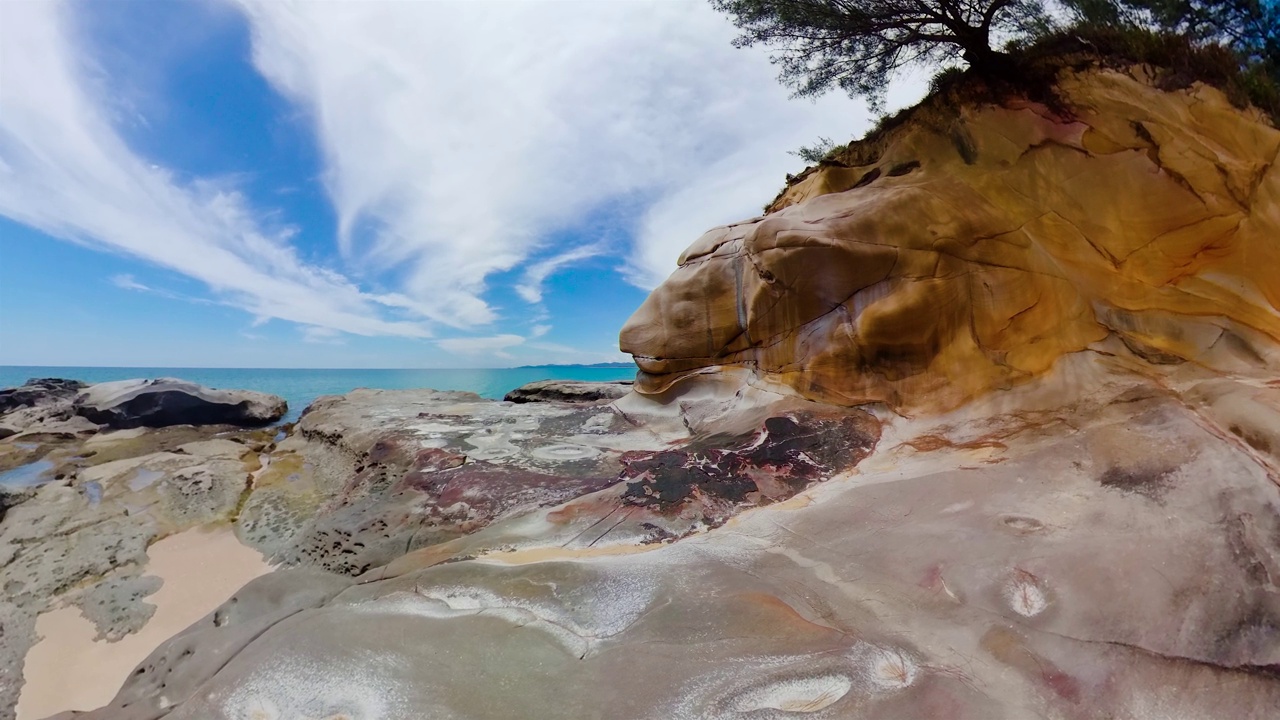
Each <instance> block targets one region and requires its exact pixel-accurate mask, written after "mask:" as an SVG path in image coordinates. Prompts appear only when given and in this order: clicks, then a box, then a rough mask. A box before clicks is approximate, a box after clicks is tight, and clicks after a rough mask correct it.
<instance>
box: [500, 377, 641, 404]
mask: <svg viewBox="0 0 1280 720" xmlns="http://www.w3.org/2000/svg"><path fill="white" fill-rule="evenodd" d="M631 384H632V383H631V381H630V380H619V381H617V382H582V381H578V380H539V381H537V382H531V383H529V384H527V385H521V386H520V387H518V388H516V389H515V390H512V391H511V392H509V393H507V394H506V396H505V397H503V398H502V399H503V400H506V401H507V402H513V403H529V402H564V403H578V404H583V403H591V404H598V403H607V402H613V401H614V400H617V399H618V398H620V397H623V396H625V395H626V394H627V393H629V392H631Z"/></svg>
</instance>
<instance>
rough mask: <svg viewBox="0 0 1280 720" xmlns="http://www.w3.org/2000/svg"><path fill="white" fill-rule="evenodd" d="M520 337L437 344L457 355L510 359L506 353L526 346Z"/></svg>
mask: <svg viewBox="0 0 1280 720" xmlns="http://www.w3.org/2000/svg"><path fill="white" fill-rule="evenodd" d="M524 340H525V339H524V337H522V336H520V335H512V334H503V335H492V336H489V337H463V338H446V339H444V340H437V341H436V344H437V345H439V346H440V347H441V348H443V349H444V350H446V351H448V352H451V353H454V354H457V355H490V354H492V355H497V356H498V357H510V355H509V354H506V353H505V352H504V351H506V350H508V349H510V348H513V347H515V346H517V345H523V344H524Z"/></svg>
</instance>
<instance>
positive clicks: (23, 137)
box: [0, 0, 867, 352]
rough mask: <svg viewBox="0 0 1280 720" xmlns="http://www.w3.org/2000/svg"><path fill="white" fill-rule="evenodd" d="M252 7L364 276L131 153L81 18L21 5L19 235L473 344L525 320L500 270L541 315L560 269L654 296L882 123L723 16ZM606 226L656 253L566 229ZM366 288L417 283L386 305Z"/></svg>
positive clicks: (236, 202) (6, 129) (277, 79)
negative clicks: (456, 332) (739, 37)
mask: <svg viewBox="0 0 1280 720" xmlns="http://www.w3.org/2000/svg"><path fill="white" fill-rule="evenodd" d="M0 1H3V0H0ZM232 1H233V2H234V5H235V6H236V7H238V8H239V9H240V10H241V11H243V13H244V15H245V16H246V17H247V18H248V20H249V23H250V27H251V30H252V33H253V60H254V63H255V65H256V67H257V68H258V69H259V71H260V72H261V73H262V74H263V75H264V76H265V77H266V78H267V79H268V80H269V81H270V82H271V83H272V84H273V86H274V87H276V88H277V89H279V90H280V91H282V92H283V93H284V94H285V95H286V96H288V97H289V98H291V99H292V100H293V101H294V102H296V103H297V104H298V105H299V106H300V107H303V108H305V109H306V110H307V112H308V113H309V116H310V117H311V119H312V122H313V124H314V127H315V130H316V136H317V137H316V140H317V142H318V144H319V146H320V148H321V150H322V152H323V156H324V162H325V174H324V181H325V185H326V187H327V190H328V193H329V195H330V197H331V200H332V203H333V205H334V208H335V210H336V214H337V217H338V221H339V222H338V226H339V233H338V237H337V238H333V241H334V242H335V244H336V245H337V246H338V247H339V248H340V249H341V250H342V253H343V262H344V263H346V264H345V265H344V266H343V267H342V268H341V269H342V270H343V272H338V271H337V270H335V269H332V268H326V267H320V266H317V265H315V264H312V263H308V262H306V261H304V260H303V259H302V256H301V255H300V254H299V252H298V251H297V250H296V249H295V248H294V243H295V242H296V238H295V237H294V236H293V232H294V231H293V230H291V229H290V228H287V227H284V228H281V227H279V226H278V223H273V222H266V221H265V220H264V218H269V217H271V216H270V215H269V214H267V213H265V212H262V211H260V210H257V209H255V208H254V207H253V205H252V203H251V202H250V201H249V200H248V199H247V198H245V197H243V196H242V195H241V194H240V193H239V192H238V191H237V189H236V188H235V187H234V186H230V185H228V184H227V183H226V182H225V181H224V182H221V183H219V182H212V181H209V180H203V181H200V180H197V181H194V182H185V181H180V180H179V179H178V178H177V177H176V176H175V175H174V174H173V173H171V172H169V171H167V170H166V169H164V168H161V167H158V166H156V165H155V164H153V162H152V161H151V160H150V159H147V158H142V157H139V156H137V155H136V154H134V153H133V152H132V151H130V149H129V148H128V147H127V146H126V145H125V143H124V142H123V140H122V139H121V138H120V136H119V135H118V134H117V133H116V131H115V130H114V128H113V127H112V124H111V115H110V113H108V112H107V111H106V110H105V109H104V108H105V107H106V104H105V103H104V102H103V98H102V97H101V95H100V93H107V92H109V91H110V78H106V79H103V78H97V77H93V76H92V75H91V73H89V72H88V71H87V70H86V67H87V66H88V62H89V61H88V59H87V58H85V57H83V53H82V52H80V50H79V49H78V48H77V47H76V46H74V45H73V43H72V42H71V38H73V37H75V34H74V33H72V32H70V30H69V27H68V25H69V23H68V18H69V15H68V12H69V11H68V10H67V7H66V6H64V5H62V4H59V3H53V2H39V3H37V2H6V3H5V5H4V8H5V10H4V16H5V17H4V22H3V23H0V214H4V215H7V216H9V217H11V218H13V219H15V220H18V221H19V222H23V223H26V224H29V225H32V226H34V227H36V228H39V229H41V230H43V231H45V232H47V233H49V234H53V235H57V236H59V237H62V238H65V239H68V240H73V241H77V242H84V243H91V244H93V245H95V246H100V247H107V248H110V249H112V250H115V251H117V252H121V253H126V254H129V255H132V256H134V257H138V258H142V259H144V260H146V261H148V262H151V263H153V264H156V265H159V266H163V267H165V268H169V269H171V270H175V271H177V272H180V273H183V274H185V275H187V276H190V277H192V278H195V279H198V280H200V281H202V282H204V283H206V284H208V285H209V286H210V287H211V288H213V289H214V290H215V291H216V292H217V293H218V297H219V298H221V299H222V300H223V301H224V302H227V303H230V304H232V305H235V306H237V307H239V308H242V309H244V310H245V311H247V312H249V313H250V314H251V315H253V316H254V317H255V320H254V321H253V327H257V326H259V325H261V324H263V323H265V322H267V321H268V320H270V319H284V320H289V321H292V322H295V323H298V324H299V325H301V326H303V327H305V328H329V329H330V330H333V331H340V332H343V333H351V334H356V335H400V336H410V337H423V336H427V335H429V333H430V327H431V326H432V325H434V324H443V325H449V326H452V327H455V328H462V329H466V330H468V331H469V330H470V329H471V328H475V327H477V326H485V325H489V324H491V323H493V322H494V321H496V320H499V319H500V318H499V317H498V314H497V311H496V310H495V309H494V308H493V307H491V306H490V305H489V303H488V302H487V301H486V300H485V299H484V294H485V292H486V282H490V281H492V276H493V275H494V274H495V273H499V272H506V271H515V272H514V273H513V275H514V277H516V278H518V279H517V280H515V281H514V285H515V287H514V289H515V290H516V292H517V293H518V294H519V296H520V297H522V298H523V299H524V300H526V301H528V302H530V303H534V304H535V305H536V304H537V303H539V302H540V301H541V298H542V294H543V285H544V282H545V281H546V279H547V278H548V277H550V276H551V275H552V274H553V273H554V272H556V271H557V270H559V269H560V268H563V267H564V266H565V265H567V264H568V263H571V262H575V261H578V260H582V259H585V258H586V257H589V256H590V255H592V254H598V253H606V252H608V253H615V254H616V253H618V252H623V253H625V254H626V268H625V273H626V275H627V277H628V279H630V280H631V282H633V283H635V284H637V285H640V286H642V287H650V286H652V285H655V284H656V283H657V282H659V281H660V280H661V279H662V278H663V277H664V276H665V275H666V274H667V273H668V272H669V271H670V270H671V269H672V268H673V267H674V264H675V258H676V257H677V255H678V254H679V252H680V251H681V250H683V249H684V248H685V247H686V246H687V245H688V244H689V243H691V242H692V241H693V240H694V239H696V238H697V236H698V235H699V234H701V233H702V232H703V231H704V230H706V229H708V228H709V227H711V226H713V225H716V224H720V223H724V222H729V221H734V220H739V219H743V218H745V217H749V216H751V215H752V214H754V213H756V212H758V209H759V208H760V207H761V206H762V205H763V204H764V203H765V202H767V201H768V200H769V199H771V198H772V197H773V195H774V193H775V192H776V191H777V189H778V188H779V186H780V185H781V183H782V180H783V177H784V175H785V173H786V172H787V171H789V170H790V171H795V170H798V169H799V168H800V166H801V164H802V163H800V161H799V160H797V159H795V158H793V157H791V156H790V155H788V154H787V151H789V150H792V149H795V148H797V147H799V146H800V145H802V144H810V143H812V142H813V141H814V140H816V139H817V138H818V137H819V136H828V137H832V138H835V139H836V140H837V141H842V140H844V139H847V138H849V137H852V136H854V135H856V134H858V133H859V131H860V130H861V129H862V128H864V127H865V125H866V123H867V115H866V112H865V110H864V109H863V104H862V103H860V102H855V101H852V100H849V99H848V98H845V97H843V96H835V95H833V96H828V97H825V98H822V99H820V100H819V101H817V102H816V103H812V102H806V101H795V100H790V99H788V98H787V93H786V90H785V89H784V88H782V87H781V86H779V85H778V83H777V82H776V81H775V78H774V74H775V68H774V67H773V66H772V65H770V63H769V62H768V58H767V55H766V53H764V52H763V51H759V50H735V49H734V48H733V47H732V46H731V45H730V41H731V39H732V38H733V36H734V30H733V28H732V27H731V25H730V23H729V22H728V20H727V19H726V18H724V17H723V16H721V15H720V14H718V13H716V12H715V11H713V10H712V9H711V8H710V7H709V6H708V5H707V3H705V2H702V1H700V0H689V1H688V2H668V1H663V0H635V1H633V2H592V1H590V0H585V1H564V2H555V1H546V2H520V3H504V4H500V5H499V4H496V3H480V2H420V3H387V2H327V3H324V2H298V3H294V2H282V1H279V0H232ZM91 89H95V90H96V92H95V91H91ZM267 200H270V198H267ZM611 212H612V215H610V213H611ZM587 218H591V219H592V222H593V223H596V224H605V225H609V226H611V227H612V228H614V229H622V230H627V231H634V233H635V240H634V243H633V245H631V246H630V247H628V248H618V247H612V246H609V247H606V244H605V243H598V244H591V245H587V246H581V245H580V244H581V242H582V238H581V236H580V235H578V234H575V233H572V232H564V231H569V230H573V229H575V228H580V227H582V226H584V225H585V224H586V220H587ZM620 224H621V225H622V227H621V228H619V227H618V226H619V225H620ZM563 238H570V241H569V242H566V241H565V240H563ZM325 240H329V239H328V238H325ZM570 243H571V244H570ZM531 257H533V258H546V259H540V260H537V261H534V262H532V263H529V258H531ZM526 264H527V266H526ZM344 273H348V274H349V275H348V274H344ZM357 276H358V277H362V278H369V279H370V282H379V283H382V282H385V281H387V278H388V277H392V278H396V280H395V282H394V287H391V288H390V289H389V290H387V291H385V292H378V293H372V292H368V291H366V290H363V289H362V288H361V287H360V286H359V285H357V284H356V283H355V282H353V281H352V280H350V279H349V277H357ZM135 282H136V281H135ZM139 284H140V283H139ZM135 289H136V288H135ZM525 310H526V312H527V313H535V317H533V318H532V319H530V318H525V319H524V322H526V323H533V324H534V325H535V326H541V325H542V324H543V323H544V322H546V321H547V320H548V319H549V318H547V317H545V313H543V312H540V310H541V308H538V307H535V308H527V309H525ZM509 329H510V328H509V327H502V326H498V327H494V326H492V325H490V326H489V327H487V328H483V329H482V330H480V331H479V332H487V333H502V332H503V331H504V330H509ZM315 332H317V331H314V330H304V333H308V334H311V335H314V333H315ZM544 332H545V331H539V330H538V329H537V327H533V328H531V330H530V333H529V335H530V338H531V339H532V338H537V337H539V336H541V335H542V334H544ZM516 339H518V341H517V340H516ZM523 340H524V339H523V338H522V337H521V336H519V335H512V334H492V335H488V336H485V337H475V338H461V339H458V338H455V339H451V340H445V341H441V342H440V343H439V346H440V347H441V348H444V349H446V350H449V351H451V352H484V351H486V349H488V351H492V352H505V350H506V349H511V348H513V347H515V346H516V345H519V344H520V342H523ZM465 341H473V345H474V347H476V348H479V349H478V350H467V349H466V348H467V347H469V346H468V345H467V344H466V342H465ZM504 343H505V344H504ZM451 347H452V348H456V349H453V350H450V348H451ZM495 348H496V349H495ZM531 348H532V344H528V345H526V347H525V348H524V349H525V350H529V349H531Z"/></svg>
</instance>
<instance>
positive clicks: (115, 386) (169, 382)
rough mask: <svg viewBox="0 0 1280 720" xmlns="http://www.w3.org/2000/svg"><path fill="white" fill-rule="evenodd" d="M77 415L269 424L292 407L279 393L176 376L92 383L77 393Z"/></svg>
mask: <svg viewBox="0 0 1280 720" xmlns="http://www.w3.org/2000/svg"><path fill="white" fill-rule="evenodd" d="M75 410H76V414H77V415H80V416H81V417H84V418H87V419H88V420H89V421H90V422H94V423H98V424H100V425H106V426H108V427H112V428H134V427H168V426H169V425H220V424H224V425H246V426H254V425H268V424H270V423H273V422H275V421H276V420H279V419H280V418H282V417H284V415H285V413H286V412H288V411H289V407H288V405H287V404H286V403H285V401H284V400H282V399H281V398H278V397H276V396H274V395H267V394H265V393H257V392H250V391H247V390H213V389H210V388H206V387H201V386H199V385H197V384H195V383H191V382H186V381H185V380H176V379H173V378H160V379H157V380H121V381H118V382H106V383H98V384H97V385H93V386H90V387H89V388H88V389H86V390H84V391H83V392H81V393H80V395H78V396H77V397H76V400H75Z"/></svg>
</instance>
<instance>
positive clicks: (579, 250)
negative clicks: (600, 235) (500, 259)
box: [516, 245, 602, 303]
mask: <svg viewBox="0 0 1280 720" xmlns="http://www.w3.org/2000/svg"><path fill="white" fill-rule="evenodd" d="M601 252H602V250H601V249H600V247H599V246H597V245H583V246H582V247H576V248H574V249H572V250H569V251H568V252H563V253H560V254H559V255H555V256H553V257H549V258H547V259H546V260H541V261H539V262H536V263H534V264H532V265H530V266H529V267H528V268H527V269H526V270H525V271H524V277H523V278H522V279H521V280H520V284H519V285H516V293H517V294H519V295H520V297H521V298H523V299H524V301H525V302H528V303H540V302H542V284H543V283H544V282H546V281H547V278H549V277H551V275H552V274H553V273H555V271H557V270H559V269H560V268H562V267H565V266H566V265H571V264H573V263H575V262H578V261H579V260H586V259H587V258H593V257H596V256H597V255H600V254H601Z"/></svg>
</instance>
